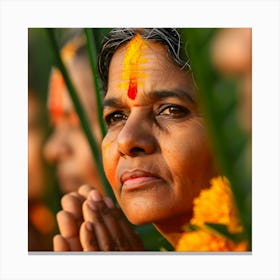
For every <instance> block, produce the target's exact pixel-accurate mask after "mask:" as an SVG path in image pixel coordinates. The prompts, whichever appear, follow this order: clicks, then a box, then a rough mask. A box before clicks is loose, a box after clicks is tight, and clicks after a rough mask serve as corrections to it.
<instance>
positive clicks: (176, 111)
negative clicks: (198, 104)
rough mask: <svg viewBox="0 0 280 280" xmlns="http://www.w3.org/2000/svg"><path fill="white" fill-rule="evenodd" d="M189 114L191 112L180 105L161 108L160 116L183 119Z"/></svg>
mask: <svg viewBox="0 0 280 280" xmlns="http://www.w3.org/2000/svg"><path fill="white" fill-rule="evenodd" d="M188 114H190V111H189V110H188V109H187V108H185V107H182V106H179V105H165V106H163V107H162V108H160V112H159V115H160V116H167V117H171V118H183V117H185V116H187V115H188Z"/></svg>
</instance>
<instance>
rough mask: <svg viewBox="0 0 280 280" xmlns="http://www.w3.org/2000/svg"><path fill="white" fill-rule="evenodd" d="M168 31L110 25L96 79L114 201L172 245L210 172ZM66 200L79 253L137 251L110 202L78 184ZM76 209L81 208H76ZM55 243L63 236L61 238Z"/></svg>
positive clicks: (175, 38)
mask: <svg viewBox="0 0 280 280" xmlns="http://www.w3.org/2000/svg"><path fill="white" fill-rule="evenodd" d="M180 51H181V45H180V35H179V34H178V32H177V31H176V30H175V29H116V30H112V31H111V33H110V34H109V35H108V37H107V38H105V41H104V43H103V47H102V50H101V53H100V57H99V71H100V75H101V78H102V81H103V85H104V90H105V98H104V113H103V114H104V120H105V122H106V124H107V128H108V132H107V135H106V136H105V138H104V139H103V143H102V155H103V165H104V170H105V173H106V176H107V179H108V181H109V182H110V184H111V186H112V189H113V191H114V194H115V196H116V198H117V201H118V203H119V205H120V207H121V209H122V211H123V212H124V214H125V215H126V217H127V218H128V220H129V221H130V222H131V223H133V224H135V225H142V224H146V223H153V224H154V225H155V227H156V228H157V229H158V230H159V231H160V232H161V233H162V235H163V236H165V238H167V239H168V240H169V242H170V243H171V244H172V245H173V246H174V247H175V246H176V243H177V241H178V239H179V237H180V235H181V233H182V226H183V225H184V224H185V223H186V222H188V221H189V219H190V217H191V215H192V202H193V200H194V198H195V197H197V196H198V194H199V192H200V191H201V190H202V189H203V188H206V187H208V186H209V181H210V179H211V178H213V177H215V176H216V175H217V171H216V168H215V166H214V163H213V157H212V153H211V150H210V148H209V145H208V140H207V135H206V130H205V128H204V124H203V117H202V116H201V114H200V112H199V110H198V106H197V102H196V93H195V88H194V84H193V80H192V74H191V71H190V68H189V66H188V64H187V63H186V62H185V61H183V60H182V59H181V58H180V56H179V54H180ZM76 195H77V196H78V197H79V198H80V199H81V203H80V204H78V203H76V204H75V205H74V204H71V202H70V201H69V204H71V205H72V206H73V207H72V214H73V215H76V216H79V217H81V215H82V216H83V220H84V221H83V223H82V224H81V228H80V229H79V227H74V226H71V225H69V224H68V225H67V224H65V227H68V229H69V230H73V231H75V232H76V234H77V236H78V235H79V238H80V241H81V244H82V247H83V249H84V250H86V251H96V250H142V249H143V247H141V242H140V241H139V239H138V238H137V236H135V235H134V234H133V232H131V230H129V229H128V228H126V227H124V226H119V225H117V224H116V222H115V220H116V219H117V220H118V221H119V220H120V219H121V218H120V216H119V214H118V213H116V212H118V209H117V208H116V207H115V206H114V205H113V203H112V201H111V200H110V199H109V198H107V197H105V198H103V197H102V196H101V194H100V193H99V192H98V191H97V190H94V191H92V190H91V189H90V188H89V187H86V186H83V187H82V188H80V190H78V192H77V193H76ZM81 208H82V211H81ZM61 242H62V243H63V240H61Z"/></svg>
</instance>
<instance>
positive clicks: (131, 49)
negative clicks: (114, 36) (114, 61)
mask: <svg viewBox="0 0 280 280" xmlns="http://www.w3.org/2000/svg"><path fill="white" fill-rule="evenodd" d="M146 48H147V43H146V42H145V41H144V39H143V38H142V37H141V36H140V35H139V34H136V35H135V37H134V38H133V39H132V40H131V41H130V42H129V43H128V48H127V51H126V54H125V57H124V61H123V70H122V80H123V81H124V82H122V83H121V85H120V87H121V88H123V89H125V90H127V96H128V97H129V98H130V99H133V100H134V99H135V98H136V96H137V92H138V86H139V85H140V84H141V82H140V81H139V80H141V78H144V77H146V74H145V73H144V72H143V64H144V63H145V62H147V59H146V58H145V57H143V54H144V49H146Z"/></svg>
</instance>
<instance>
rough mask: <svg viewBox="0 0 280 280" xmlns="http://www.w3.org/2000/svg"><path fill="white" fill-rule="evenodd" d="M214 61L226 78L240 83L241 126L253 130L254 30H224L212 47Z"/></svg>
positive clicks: (220, 32) (215, 39)
mask: <svg viewBox="0 0 280 280" xmlns="http://www.w3.org/2000/svg"><path fill="white" fill-rule="evenodd" d="M211 47H212V48H211V55H212V61H213V64H214V65H215V67H216V68H217V70H218V71H219V72H220V73H221V74H222V75H224V76H227V77H231V78H234V79H236V80H237V81H238V93H239V96H240V100H241V102H240V104H241V106H240V108H239V110H240V111H239V117H240V124H241V125H242V126H243V127H244V129H246V131H247V132H249V133H250V132H251V129H252V29H251V28H224V29H221V30H220V31H219V32H218V33H217V35H216V37H215V38H214V40H213V42H212V46H211Z"/></svg>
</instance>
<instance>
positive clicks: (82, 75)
mask: <svg viewBox="0 0 280 280" xmlns="http://www.w3.org/2000/svg"><path fill="white" fill-rule="evenodd" d="M67 68H68V71H69V74H70V76H71V78H72V81H73V83H74V86H75V88H76V90H77V93H78V97H79V98H80V101H81V103H82V105H83V107H84V109H85V112H86V114H87V116H88V118H89V121H90V123H91V125H92V131H93V133H94V136H96V140H97V142H98V143H101V133H100V130H99V125H98V120H97V114H96V105H95V97H94V96H95V91H94V87H93V83H92V76H91V72H90V70H89V69H90V68H89V66H86V65H85V64H84V63H83V61H82V60H71V61H70V63H69V64H67ZM48 108H49V114H50V118H51V120H52V126H53V132H52V134H51V135H50V137H49V139H48V141H47V143H46V145H45V148H44V154H45V157H46V158H47V159H48V160H49V161H50V162H52V163H54V164H55V165H56V171H57V178H58V181H59V185H60V188H61V190H62V192H63V193H66V192H71V191H75V190H76V189H77V188H78V187H79V186H80V185H82V184H85V183H86V184H90V185H92V186H93V187H95V188H97V189H98V190H99V191H100V192H101V193H102V192H103V190H102V186H101V182H100V179H99V177H98V173H97V170H96V167H95V163H94V161H93V156H92V153H91V150H90V146H89V144H88V142H87V139H86V137H85V135H84V132H83V130H82V128H81V125H80V123H79V117H78V115H77V113H76V111H75V108H74V105H73V103H72V100H71V98H70V95H69V93H68V91H67V88H66V85H65V84H64V81H63V78H62V75H61V74H60V72H59V71H58V70H56V69H54V70H53V71H52V74H51V78H50V86H49V102H48Z"/></svg>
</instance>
